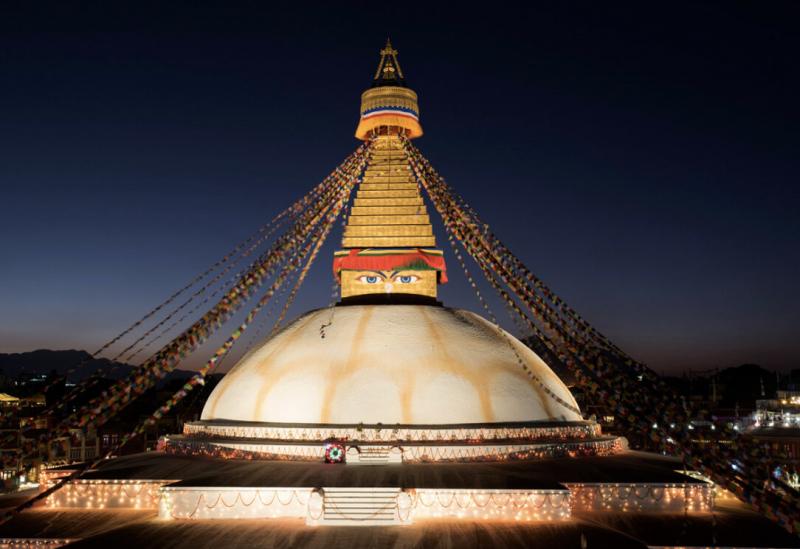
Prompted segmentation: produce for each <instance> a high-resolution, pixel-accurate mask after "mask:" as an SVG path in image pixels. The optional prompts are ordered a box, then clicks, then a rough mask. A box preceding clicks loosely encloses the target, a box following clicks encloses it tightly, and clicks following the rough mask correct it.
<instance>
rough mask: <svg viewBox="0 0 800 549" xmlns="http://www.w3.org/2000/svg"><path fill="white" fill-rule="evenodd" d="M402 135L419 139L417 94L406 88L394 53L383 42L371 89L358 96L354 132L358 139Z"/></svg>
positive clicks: (387, 42) (389, 43) (394, 50)
mask: <svg viewBox="0 0 800 549" xmlns="http://www.w3.org/2000/svg"><path fill="white" fill-rule="evenodd" d="M392 132H394V133H402V134H403V135H405V136H406V137H408V138H410V139H414V138H415V137H419V136H421V135H422V126H420V124H419V105H418V104H417V94H416V93H415V92H414V90H412V89H411V88H409V87H408V86H406V82H405V76H403V70H402V69H401V68H400V62H399V61H398V60H397V50H396V49H394V48H393V47H392V43H391V41H390V40H389V39H388V38H387V39H386V47H384V48H383V49H382V50H381V59H380V61H379V62H378V68H377V69H376V70H375V77H374V78H373V81H372V87H370V88H369V89H368V90H367V91H365V92H364V93H363V94H361V119H360V121H359V123H358V128H357V129H356V137H357V138H358V139H369V138H370V137H371V136H373V135H386V134H388V133H392Z"/></svg>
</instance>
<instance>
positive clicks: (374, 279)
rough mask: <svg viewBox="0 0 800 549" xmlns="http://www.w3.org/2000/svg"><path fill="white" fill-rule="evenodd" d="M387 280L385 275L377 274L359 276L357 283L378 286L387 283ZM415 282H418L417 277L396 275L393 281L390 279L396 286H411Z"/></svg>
mask: <svg viewBox="0 0 800 549" xmlns="http://www.w3.org/2000/svg"><path fill="white" fill-rule="evenodd" d="M387 278H388V277H386V276H385V275H377V274H374V275H361V276H359V277H358V281H359V282H362V283H364V284H378V283H380V282H384V281H387ZM417 280H419V277H418V276H415V275H397V276H395V277H394V278H393V279H391V281H392V282H395V283H397V284H413V283H414V282H416V281H417Z"/></svg>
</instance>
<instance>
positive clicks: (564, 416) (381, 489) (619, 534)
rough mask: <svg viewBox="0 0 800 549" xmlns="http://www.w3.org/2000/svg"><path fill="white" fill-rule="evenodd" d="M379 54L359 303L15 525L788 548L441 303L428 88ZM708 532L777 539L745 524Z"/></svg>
mask: <svg viewBox="0 0 800 549" xmlns="http://www.w3.org/2000/svg"><path fill="white" fill-rule="evenodd" d="M380 53H381V57H380V62H379V65H378V69H377V71H376V73H375V76H374V78H373V83H372V86H371V87H370V88H369V89H367V90H366V91H365V92H364V93H363V95H362V98H361V111H360V120H359V123H358V127H357V130H356V137H357V138H358V139H360V140H365V141H369V142H370V143H371V146H370V153H369V158H368V161H367V165H366V167H365V169H364V170H363V173H362V175H361V178H360V180H359V182H358V186H357V189H356V190H357V193H356V196H355V199H354V202H353V205H352V208H351V209H350V211H349V214H348V216H347V222H346V227H345V230H344V235H343V239H342V241H341V250H340V251H337V252H336V253H335V254H334V258H333V273H334V276H335V277H336V280H337V281H338V282H339V291H340V296H339V297H340V299H339V301H338V303H336V305H335V306H332V307H327V308H323V309H318V310H315V311H311V312H308V313H306V314H304V315H301V316H300V317H299V318H297V319H295V320H294V321H292V322H290V323H288V325H286V326H285V327H284V328H283V329H281V330H280V331H279V332H278V333H276V334H274V335H272V336H271V337H268V338H267V339H266V340H264V341H262V342H261V343H260V344H259V345H256V346H255V347H254V348H253V349H252V350H251V351H250V352H249V353H247V354H246V355H245V356H244V357H243V358H242V359H241V360H240V361H239V362H238V363H237V364H236V365H235V366H234V367H233V368H232V369H231V370H230V372H229V373H228V374H227V375H226V376H225V377H224V378H223V380H222V381H221V382H220V383H219V384H218V385H217V386H216V388H215V389H214V391H213V392H212V393H211V395H210V397H209V398H208V400H207V402H206V403H205V406H204V408H203V411H202V416H201V418H200V420H198V421H195V422H191V423H188V424H186V425H185V427H184V430H183V432H182V433H181V434H176V435H172V436H168V437H164V439H163V440H162V441H161V445H160V451H158V452H151V453H146V454H137V455H133V456H126V457H121V458H115V459H111V460H108V461H106V462H104V463H103V464H102V465H100V466H99V467H97V468H96V469H95V470H93V471H91V472H89V473H86V474H84V475H82V477H81V478H80V479H78V480H74V481H72V482H70V483H69V484H66V485H65V486H64V487H63V488H62V489H60V490H59V491H57V492H55V493H54V494H52V495H50V496H49V497H48V498H47V500H46V501H45V502H44V506H43V507H41V508H37V509H34V510H33V511H30V512H29V513H27V514H22V515H21V516H20V517H19V518H18V519H15V521H17V522H14V521H12V522H11V523H9V524H7V525H5V526H3V527H2V528H0V536H3V535H5V536H7V537H11V536H12V534H13V535H15V536H16V537H15V539H21V538H23V537H25V538H28V539H36V540H38V541H39V542H41V543H43V544H47V543H49V544H50V546H51V547H56V546H58V545H60V544H63V543H66V542H70V541H75V540H82V541H80V542H78V544H77V545H78V546H109V545H112V544H119V543H120V540H124V541H125V543H128V544H131V545H137V546H139V547H144V546H159V547H160V546H167V545H168V546H170V547H184V546H186V547H198V546H203V545H210V544H213V545H215V546H219V545H220V544H227V545H237V544H238V545H242V546H245V545H247V546H252V545H254V544H263V545H265V546H274V545H325V546H326V547H330V546H336V545H337V544H339V545H343V546H344V545H347V546H366V545H371V546H385V545H395V546H406V545H409V546H416V545H419V544H423V545H424V544H427V543H437V544H439V543H442V544H443V545H453V546H458V547H471V546H476V547H477V546H488V545H502V546H521V547H531V546H534V545H537V544H538V545H539V546H543V547H552V546H554V545H557V544H558V545H562V546H564V547H644V546H646V545H648V544H649V545H675V543H676V541H680V542H682V543H688V544H689V545H701V544H702V545H705V544H706V541H704V540H706V538H707V536H706V531H708V532H712V529H713V528H716V524H718V521H724V520H729V522H731V523H733V522H735V523H736V524H738V525H740V526H742V525H744V526H743V528H745V530H747V528H749V529H750V530H752V531H756V530H758V531H760V532H761V533H762V536H763V533H764V532H769V535H768V536H766V537H762V539H768V540H769V541H770V543H772V544H773V545H780V544H781V543H783V541H785V540H786V539H787V538H785V537H784V538H781V535H783V534H782V532H777V533H776V531H775V530H776V528H775V527H774V526H772V525H771V524H770V523H768V522H767V521H766V520H765V519H762V518H760V517H758V516H757V515H755V514H754V513H752V512H749V511H745V510H743V508H741V507H736V508H733V507H730V506H733V505H734V504H733V503H731V502H730V501H732V500H730V501H728V503H727V505H729V507H730V508H728V509H727V510H724V509H723V507H724V505H723V506H719V505H718V501H717V499H715V498H718V496H719V497H723V498H724V493H723V492H717V491H715V487H714V485H713V484H711V483H710V482H708V481H706V480H704V479H703V478H700V477H698V476H697V475H688V474H684V473H683V472H681V471H680V470H679V469H681V464H680V462H678V461H677V460H675V459H672V458H667V457H664V456H660V455H655V454H646V453H642V452H634V451H631V450H629V449H628V448H627V445H626V443H625V440H624V439H622V438H619V437H616V436H609V435H605V434H603V433H602V431H601V429H600V426H599V425H598V424H597V423H596V422H595V421H593V420H590V419H587V418H585V417H584V416H583V414H582V413H581V410H580V409H579V406H578V404H577V403H576V401H575V399H574V398H573V396H572V395H571V393H570V390H569V389H568V387H567V386H566V385H565V384H564V383H563V382H562V381H561V380H560V379H559V377H558V376H557V375H556V374H555V373H554V372H553V371H552V370H551V368H550V367H549V366H548V364H547V363H546V362H545V361H544V360H543V359H542V358H541V357H540V356H538V355H537V354H536V353H535V352H534V351H532V350H531V349H530V348H528V347H527V346H526V345H525V344H523V343H522V342H520V341H519V340H518V339H517V338H515V337H514V336H513V335H512V334H510V333H509V332H507V331H505V330H504V329H502V328H501V327H500V326H498V325H497V324H496V323H494V322H492V321H489V320H486V319H485V318H482V317H481V316H479V315H477V314H475V313H473V312H470V311H466V310H460V309H453V308H449V307H447V306H446V305H444V304H442V303H441V302H440V301H439V300H438V289H439V286H440V285H442V284H446V283H447V279H448V272H447V265H446V262H445V256H444V254H443V252H442V251H441V250H440V249H439V248H437V243H436V238H435V236H434V232H433V230H432V226H431V220H430V217H429V212H428V211H427V208H426V204H425V201H424V199H423V195H422V194H421V191H420V182H419V180H418V178H417V177H416V175H415V172H414V170H413V169H412V166H411V165H410V159H409V157H408V155H407V153H406V152H405V151H406V150H407V149H406V148H405V147H404V146H403V143H404V141H403V140H408V139H415V138H417V137H419V136H421V135H422V127H421V125H420V114H419V107H418V104H417V95H416V93H415V92H414V91H413V90H411V89H410V88H409V87H408V85H407V84H406V80H405V76H404V74H403V71H402V69H401V67H400V64H399V62H398V59H397V51H396V50H395V49H394V48H393V47H392V45H391V43H389V42H387V44H386V46H385V48H383V49H382V50H381V52H380ZM70 472H71V469H70V467H64V468H60V469H54V470H51V471H49V472H48V478H49V481H50V482H55V481H56V480H57V479H58V478H60V477H63V476H64V475H68V474H69V473H70ZM724 501H725V500H724V499H723V503H724ZM87 509H90V510H91V511H92V514H91V515H86V513H87V512H88V511H87ZM37 513H38V515H37ZM48 513H49V514H48ZM70 513H84V514H82V515H77V514H73V515H70ZM126 513H127V514H126ZM713 513H716V514H713ZM24 517H32V518H28V519H25V518H24ZM37 517H40V518H38V519H37ZM75 517H78V518H75ZM725 517H727V519H726V518H725ZM218 519H230V520H218ZM25 520H28V521H29V522H27V523H26V522H25ZM37 520H38V521H39V522H37ZM19 521H22V522H19ZM263 524H269V526H268V528H266V529H264V528H262V526H261V525H263ZM355 526H362V527H363V528H353V527H355ZM689 530H691V531H692V532H693V533H692V534H691V535H690V534H685V535H684V534H683V533H681V532H684V533H686V532H688V531H689ZM750 530H747V531H750ZM697 532H699V533H697ZM709 535H712V536H716V537H715V539H727V541H728V542H729V543H728V544H729V545H730V544H733V543H740V542H744V543H745V544H747V545H756V544H755V543H754V540H755V538H753V537H752V536H750V537H749V538H747V537H746V536H745V538H746V540H745V538H743V537H742V534H741V532H740V531H739V530H738V529H737V528H735V527H731V528H729V529H727V530H724V531H723V530H721V529H718V530H716V531H713V533H712V534H709ZM726 535H727V538H726V537H725V536H726ZM787 536H788V535H787ZM790 539H793V538H790ZM698 540H699V542H698Z"/></svg>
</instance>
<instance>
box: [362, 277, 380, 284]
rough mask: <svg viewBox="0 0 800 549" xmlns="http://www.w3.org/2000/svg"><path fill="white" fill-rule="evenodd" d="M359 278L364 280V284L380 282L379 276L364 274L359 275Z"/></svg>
mask: <svg viewBox="0 0 800 549" xmlns="http://www.w3.org/2000/svg"><path fill="white" fill-rule="evenodd" d="M359 280H360V281H361V282H363V283H364V284H377V283H378V277H377V276H362V277H359Z"/></svg>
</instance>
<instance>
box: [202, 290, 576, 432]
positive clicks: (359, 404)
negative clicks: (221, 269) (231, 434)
mask: <svg viewBox="0 0 800 549" xmlns="http://www.w3.org/2000/svg"><path fill="white" fill-rule="evenodd" d="M329 323H330V325H328V324H329ZM323 326H325V329H324V333H325V337H322V336H321V331H320V330H321V328H322V327H323ZM504 334H505V335H504ZM512 346H513V348H512ZM520 360H522V361H523V362H524V363H525V365H526V366H527V367H528V369H529V370H530V371H532V372H533V373H534V375H535V376H537V377H538V378H539V380H541V382H542V383H543V384H544V385H545V386H546V387H547V388H548V389H549V390H550V391H552V392H553V393H554V394H556V395H558V397H559V398H560V399H562V400H563V401H565V402H566V403H567V404H568V405H569V406H570V407H571V408H574V409H570V407H567V406H564V405H563V404H560V403H559V402H557V400H556V399H554V398H553V397H552V396H550V395H548V394H547V393H546V392H545V390H544V389H543V388H542V387H541V386H540V385H539V384H538V383H536V382H534V381H532V380H531V379H530V378H529V377H528V375H527V374H526V372H525V371H524V370H523V368H522V366H521V365H520ZM575 410H577V404H576V403H575V400H574V399H573V398H572V395H571V394H570V392H569V389H567V387H566V386H565V385H564V384H563V383H562V382H561V380H560V379H559V378H558V376H556V375H555V374H554V373H553V372H552V371H551V370H550V368H549V367H548V366H547V365H546V364H545V363H544V362H543V361H542V360H541V359H540V358H539V357H538V356H537V355H536V354H535V353H534V352H533V351H531V350H530V349H529V348H528V347H527V346H525V345H524V344H522V343H521V342H520V341H519V340H517V339H516V338H514V337H513V336H511V335H510V334H508V333H507V332H501V330H500V329H498V328H497V327H495V326H494V325H492V324H491V323H489V322H487V321H486V320H484V319H483V318H481V317H479V316H478V315H475V314H473V313H470V312H467V311H463V310H457V309H449V308H445V307H437V306H427V305H349V306H338V307H335V308H334V309H333V310H331V309H321V310H317V311H312V312H310V313H307V314H305V315H303V316H302V317H300V318H298V319H297V320H295V321H294V322H292V323H291V324H290V325H289V326H288V327H287V328H286V329H284V330H283V331H281V332H280V333H279V334H277V335H276V336H275V337H273V338H271V339H268V340H267V341H265V342H264V343H263V344H262V345H261V346H260V347H258V348H256V349H254V350H253V351H251V352H250V353H248V354H247V355H246V356H245V357H243V358H242V360H240V361H239V363H238V364H236V366H234V368H233V369H232V370H231V371H230V372H229V373H228V374H227V375H226V376H225V377H224V378H223V379H222V381H221V382H220V384H219V385H218V386H217V387H216V388H215V389H214V391H213V392H212V394H211V396H210V397H209V399H208V401H207V402H206V405H205V407H204V409H203V413H202V419H203V420H229V421H242V422H272V423H290V424H350V425H352V424H360V423H364V424H378V423H381V424H384V425H392V424H403V425H447V424H487V423H498V422H499V423H508V422H530V421H568V422H574V421H580V420H581V419H582V418H581V416H580V414H579V413H577V412H576V411H575Z"/></svg>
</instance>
